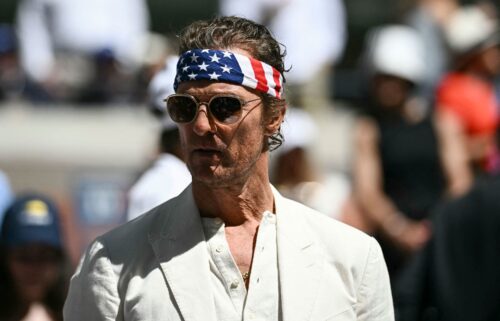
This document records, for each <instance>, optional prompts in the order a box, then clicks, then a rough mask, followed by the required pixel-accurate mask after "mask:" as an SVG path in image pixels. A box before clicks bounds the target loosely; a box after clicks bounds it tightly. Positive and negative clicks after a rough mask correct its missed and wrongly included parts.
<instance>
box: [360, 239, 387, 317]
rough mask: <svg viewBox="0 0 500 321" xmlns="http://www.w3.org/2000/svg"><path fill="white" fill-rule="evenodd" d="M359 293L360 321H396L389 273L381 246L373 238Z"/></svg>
mask: <svg viewBox="0 0 500 321" xmlns="http://www.w3.org/2000/svg"><path fill="white" fill-rule="evenodd" d="M357 293H358V295H357V297H358V302H357V304H356V314H357V316H358V320H359V321H361V320H363V321H393V320H394V306H393V302H392V294H391V285H390V281H389V273H388V272H387V266H386V264H385V260H384V256H383V254H382V250H381V248H380V245H379V244H378V243H377V241H376V240H375V239H373V238H372V239H371V242H370V250H369V253H368V257H367V260H366V265H365V268H364V273H363V275H362V279H361V283H360V285H359V288H358V291H357Z"/></svg>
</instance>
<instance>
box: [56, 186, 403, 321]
mask: <svg viewBox="0 0 500 321" xmlns="http://www.w3.org/2000/svg"><path fill="white" fill-rule="evenodd" d="M273 193H274V198H275V205H276V212H277V213H276V214H277V250H278V269H279V285H280V287H279V289H280V303H281V313H282V319H283V320H284V321H305V320H311V321H322V320H325V321H326V320H333V321H343V320H367V321H377V320H380V321H382V320H383V321H389V320H394V313H393V306H392V297H391V290H390V285H389V277H388V273H387V268H386V266H385V262H384V258H383V256H382V252H381V250H380V247H379V245H378V244H377V242H376V241H375V240H374V239H373V238H371V237H369V236H367V235H365V234H363V233H362V232H360V231H358V230H356V229H354V228H352V227H349V226H347V225H345V224H342V223H340V222H337V221H335V220H333V219H330V218H328V217H326V216H325V215H323V214H320V213H318V212H316V211H314V210H312V209H310V208H308V207H305V206H303V205H301V204H299V203H296V202H294V201H292V200H289V199H286V198H284V197H282V196H281V195H280V194H279V193H278V192H277V191H276V190H275V189H274V188H273ZM208 255H209V254H208V251H207V248H206V242H205V237H204V233H203V228H202V224H201V220H200V216H199V212H198V209H197V207H196V205H195V202H194V199H193V195H192V190H191V186H188V187H187V188H186V189H185V190H184V191H183V192H182V193H181V194H180V195H179V196H178V197H176V198H173V199H171V200H170V201H168V202H166V203H163V204H162V205H160V206H158V207H156V208H154V209H152V210H151V211H150V212H148V213H147V214H145V215H143V216H141V217H139V218H137V219H136V220H133V221H131V222H129V223H126V224H124V225H122V226H120V227H118V228H116V229H114V230H113V231H111V232H109V233H107V234H105V235H103V236H100V237H99V238H97V239H96V240H95V241H94V242H93V243H92V244H91V245H90V246H89V248H88V250H87V252H86V253H85V255H84V256H83V258H82V261H81V262H80V265H79V267H78V268H77V271H76V273H75V275H74V276H73V278H72V280H71V285H70V289H69V294H68V297H67V300H66V303H65V306H64V319H65V320H67V321H77V320H81V321H88V320H93V321H97V320H150V321H159V320H172V321H180V320H185V321H217V320H216V316H215V308H214V303H213V300H214V299H213V295H212V293H211V291H210V289H211V283H210V268H209V259H208Z"/></svg>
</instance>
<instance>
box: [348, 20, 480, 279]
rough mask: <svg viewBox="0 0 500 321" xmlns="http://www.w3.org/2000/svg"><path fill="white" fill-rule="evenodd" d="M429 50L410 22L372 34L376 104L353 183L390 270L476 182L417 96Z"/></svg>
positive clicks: (372, 101) (459, 149)
mask: <svg viewBox="0 0 500 321" xmlns="http://www.w3.org/2000/svg"><path fill="white" fill-rule="evenodd" d="M423 50H424V48H423V47H422V43H421V42H420V38H419V36H418V34H417V33H416V32H415V31H414V30H413V29H411V28H410V27H407V26H403V25H388V26H382V27H379V28H377V29H376V30H374V31H373V32H372V33H371V34H370V36H369V38H368V41H367V56H366V62H367V65H366V66H367V68H368V71H369V86H370V97H369V101H368V102H367V106H369V108H368V109H367V114H366V115H365V116H363V117H360V119H359V121H358V124H357V125H356V129H355V132H356V134H355V146H356V149H355V150H356V152H355V155H354V168H353V176H354V178H353V190H354V199H355V202H356V203H357V205H358V206H359V210H360V211H359V213H358V215H361V221H362V222H363V226H366V227H367V228H369V229H368V230H367V232H369V233H372V234H374V235H376V236H377V239H378V240H379V242H380V243H381V246H382V249H383V251H384V256H385V258H386V260H387V265H388V268H389V273H390V275H391V277H394V276H395V275H396V274H397V273H398V272H399V271H400V270H401V269H402V268H403V266H404V264H405V262H406V261H407V259H408V258H409V257H410V256H411V255H412V253H414V252H415V251H417V250H418V249H420V248H421V247H422V246H423V245H424V244H425V242H426V241H427V240H428V239H429V237H430V236H431V226H430V225H429V222H428V220H427V218H428V216H429V214H430V210H431V209H432V208H433V206H435V205H436V204H437V203H438V201H439V200H440V199H441V198H442V197H445V196H446V195H460V194H461V193H464V192H465V191H466V190H467V189H468V188H469V186H470V184H471V174H470V172H469V171H468V166H467V162H466V153H465V150H464V147H463V146H462V145H461V144H460V143H461V142H460V140H458V141H456V137H454V136H453V135H452V132H450V130H449V128H446V127H444V126H443V124H442V123H441V122H440V120H439V119H438V118H437V117H436V115H434V114H425V113H424V112H423V111H425V110H426V109H425V108H421V107H420V105H419V104H418V100H415V99H414V98H413V95H412V89H413V88H414V87H415V85H417V84H418V82H419V81H420V79H421V76H422V71H423V66H424V64H425V61H424V60H423V59H422V57H423ZM349 221H352V219H351V220H349ZM366 222H368V223H366Z"/></svg>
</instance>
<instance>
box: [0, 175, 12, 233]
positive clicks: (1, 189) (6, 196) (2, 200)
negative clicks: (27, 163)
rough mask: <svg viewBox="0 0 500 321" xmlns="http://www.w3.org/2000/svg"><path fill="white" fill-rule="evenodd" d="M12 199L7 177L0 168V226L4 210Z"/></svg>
mask: <svg viewBox="0 0 500 321" xmlns="http://www.w3.org/2000/svg"><path fill="white" fill-rule="evenodd" d="M13 199H14V194H13V193H12V189H11V187H10V182H9V178H8V177H7V175H5V173H4V172H3V171H1V170H0V226H2V221H3V216H4V214H5V210H6V209H7V207H8V206H9V205H10V203H11V202H12V200H13Z"/></svg>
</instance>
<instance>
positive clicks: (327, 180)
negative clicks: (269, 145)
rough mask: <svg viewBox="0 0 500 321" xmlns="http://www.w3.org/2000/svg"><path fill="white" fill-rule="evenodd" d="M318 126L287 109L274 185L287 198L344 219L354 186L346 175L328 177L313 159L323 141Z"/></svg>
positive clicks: (275, 160)
mask: <svg viewBox="0 0 500 321" xmlns="http://www.w3.org/2000/svg"><path fill="white" fill-rule="evenodd" d="M317 126H318V125H317V124H316V122H315V121H314V119H313V118H312V116H311V115H310V114H309V113H308V112H307V111H305V110H303V109H300V108H297V107H291V106H288V107H287V113H286V117H285V120H284V121H283V125H282V132H283V136H284V137H285V141H284V142H283V144H282V146H281V147H280V148H279V149H278V150H277V151H276V152H275V153H274V155H271V161H272V167H271V168H272V169H271V181H272V183H273V184H275V186H276V188H277V189H278V191H279V192H280V193H282V194H283V195H284V196H285V197H288V198H291V199H293V200H295V201H298V202H300V203H302V204H305V205H307V206H309V207H311V208H313V209H315V210H317V211H319V212H321V213H324V214H326V215H328V216H330V217H333V218H337V219H341V217H340V216H341V212H342V207H343V206H344V202H345V201H346V199H347V197H348V196H349V191H350V186H349V183H348V181H347V178H345V177H343V176H342V174H338V173H324V172H323V171H321V170H319V169H318V166H316V164H315V162H314V160H313V159H312V154H311V148H312V145H313V144H314V143H315V142H316V141H317V139H318V137H319V136H318V135H319V130H318V127H317ZM297 128H300V130H297Z"/></svg>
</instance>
